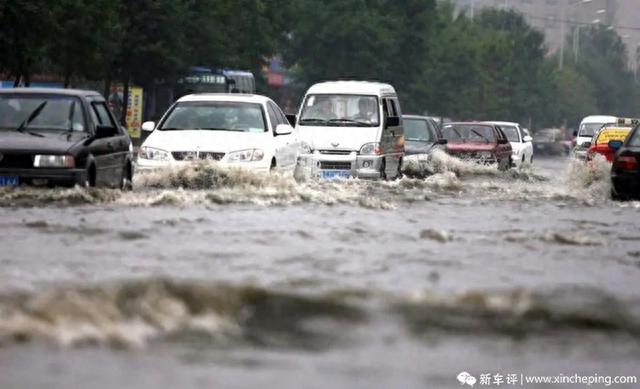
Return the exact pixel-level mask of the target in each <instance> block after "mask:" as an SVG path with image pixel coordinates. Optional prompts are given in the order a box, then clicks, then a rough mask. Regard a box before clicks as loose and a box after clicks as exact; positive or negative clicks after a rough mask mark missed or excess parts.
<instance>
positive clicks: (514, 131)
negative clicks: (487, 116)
mask: <svg viewBox="0 0 640 389" xmlns="http://www.w3.org/2000/svg"><path fill="white" fill-rule="evenodd" d="M500 129H501V130H502V132H503V133H504V134H505V135H506V136H507V139H508V140H509V142H520V137H519V131H518V128H517V127H516V126H506V125H505V126H500Z"/></svg>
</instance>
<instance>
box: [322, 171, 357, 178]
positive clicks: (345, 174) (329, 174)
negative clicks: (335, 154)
mask: <svg viewBox="0 0 640 389" xmlns="http://www.w3.org/2000/svg"><path fill="white" fill-rule="evenodd" d="M321 174H322V175H321V176H322V178H327V179H331V178H349V177H350V176H351V172H350V171H349V170H323V171H322V173H321Z"/></svg>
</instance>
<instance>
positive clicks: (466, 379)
mask: <svg viewBox="0 0 640 389" xmlns="http://www.w3.org/2000/svg"><path fill="white" fill-rule="evenodd" d="M456 378H457V379H458V381H459V382H460V385H462V386H464V385H469V386H471V387H473V386H474V385H475V384H476V382H477V381H476V377H474V376H472V375H471V374H469V373H467V372H466V371H463V372H462V373H460V374H458V376H457V377H456Z"/></svg>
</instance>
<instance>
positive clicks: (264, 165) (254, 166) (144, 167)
mask: <svg viewBox="0 0 640 389" xmlns="http://www.w3.org/2000/svg"><path fill="white" fill-rule="evenodd" d="M203 161H204V160H198V161H155V160H151V159H140V158H138V159H137V160H136V162H135V170H136V172H141V173H142V172H149V171H154V170H163V169H171V168H182V167H188V166H193V165H194V164H196V163H198V162H203ZM215 164H216V166H218V167H220V168H223V169H244V170H249V171H251V172H254V173H269V171H270V168H271V164H270V162H269V160H266V159H264V160H262V161H253V162H238V163H229V162H225V161H215Z"/></svg>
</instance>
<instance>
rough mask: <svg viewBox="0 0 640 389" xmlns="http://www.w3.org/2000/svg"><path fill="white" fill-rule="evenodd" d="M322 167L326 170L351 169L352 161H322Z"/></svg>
mask: <svg viewBox="0 0 640 389" xmlns="http://www.w3.org/2000/svg"><path fill="white" fill-rule="evenodd" d="M320 169H326V170H351V162H348V161H347V162H342V161H320Z"/></svg>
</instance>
